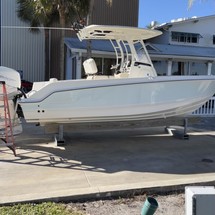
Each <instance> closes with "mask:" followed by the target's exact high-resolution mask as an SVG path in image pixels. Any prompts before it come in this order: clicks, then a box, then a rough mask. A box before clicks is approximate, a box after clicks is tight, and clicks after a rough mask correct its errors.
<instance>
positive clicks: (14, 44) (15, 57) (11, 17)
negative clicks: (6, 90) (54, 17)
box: [1, 0, 45, 81]
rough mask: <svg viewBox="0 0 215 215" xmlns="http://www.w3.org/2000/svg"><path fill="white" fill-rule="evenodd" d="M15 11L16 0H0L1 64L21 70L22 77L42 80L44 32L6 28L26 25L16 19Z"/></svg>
mask: <svg viewBox="0 0 215 215" xmlns="http://www.w3.org/2000/svg"><path fill="white" fill-rule="evenodd" d="M16 11H17V4H16V0H1V26H2V28H1V63H2V66H6V67H10V68H14V69H16V70H22V71H23V78H24V79H26V80H28V81H42V80H44V74H45V57H44V56H45V44H44V32H43V30H41V32H40V33H37V34H35V33H31V32H29V29H26V28H8V26H17V27H18V26H23V27H24V26H25V27H27V24H26V23H24V22H22V21H20V19H18V17H17V13H16ZM6 27H7V28H6Z"/></svg>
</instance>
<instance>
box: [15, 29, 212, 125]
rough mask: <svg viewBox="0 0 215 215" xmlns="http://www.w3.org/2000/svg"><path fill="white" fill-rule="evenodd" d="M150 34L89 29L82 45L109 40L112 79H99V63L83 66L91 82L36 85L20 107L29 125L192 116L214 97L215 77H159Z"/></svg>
mask: <svg viewBox="0 0 215 215" xmlns="http://www.w3.org/2000/svg"><path fill="white" fill-rule="evenodd" d="M160 34H161V32H159V31H155V30H149V29H139V28H133V27H120V26H100V25H91V26H88V27H85V28H83V29H81V30H80V31H79V32H78V37H79V39H80V40H85V39H89V40H92V39H97V40H101V39H102V40H110V42H111V44H112V46H113V48H114V50H115V53H116V65H115V66H113V67H112V71H113V74H112V75H110V76H107V75H98V72H99V71H98V69H97V66H96V63H95V61H94V60H93V59H92V58H91V59H88V60H86V61H85V62H84V63H83V66H84V69H85V72H86V75H87V78H86V79H80V80H62V81H58V80H57V79H50V80H49V81H47V82H35V83H34V84H33V88H32V90H31V91H30V92H29V93H27V94H26V97H22V98H20V99H19V101H18V103H19V104H20V105H21V108H22V110H23V114H24V118H25V120H26V121H27V122H34V123H39V124H40V125H47V124H52V123H59V124H63V123H80V122H83V123H84V122H108V121H129V120H132V121H133V120H145V119H161V118H167V117H174V116H183V115H185V114H187V113H190V112H192V111H194V110H196V109H197V108H199V107H200V106H201V105H203V104H204V103H205V102H206V101H207V100H208V99H210V98H211V97H212V96H213V94H214V92H215V77H214V76H207V75H205V76H157V73H156V71H155V69H154V66H153V64H152V62H151V59H150V57H149V54H148V52H147V50H146V47H145V44H144V40H146V39H149V38H152V37H155V36H158V35H160Z"/></svg>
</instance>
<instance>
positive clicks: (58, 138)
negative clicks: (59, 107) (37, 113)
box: [55, 125, 65, 146]
mask: <svg viewBox="0 0 215 215" xmlns="http://www.w3.org/2000/svg"><path fill="white" fill-rule="evenodd" d="M63 133H64V129H63V125H59V126H58V135H57V136H55V141H56V142H57V146H63V145H64V144H65V140H64V137H63Z"/></svg>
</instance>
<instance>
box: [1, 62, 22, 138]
mask: <svg viewBox="0 0 215 215" xmlns="http://www.w3.org/2000/svg"><path fill="white" fill-rule="evenodd" d="M3 84H5V91H4V89H3V88H4V86H3ZM20 88H21V79H20V74H19V73H18V72H17V71H16V70H14V69H11V68H7V67H3V66H0V138H1V139H4V138H5V135H6V134H5V131H6V129H8V128H6V126H7V125H8V126H9V125H10V124H11V126H12V131H13V135H18V134H20V133H22V125H21V121H20V118H19V116H18V114H17V108H18V103H17V99H18V95H20V94H21V92H20ZM4 99H6V100H7V101H6V100H5V101H6V102H8V110H7V108H6V107H5V101H4ZM6 111H7V113H6ZM6 116H7V118H6ZM8 117H9V118H8ZM8 120H10V122H9V121H8Z"/></svg>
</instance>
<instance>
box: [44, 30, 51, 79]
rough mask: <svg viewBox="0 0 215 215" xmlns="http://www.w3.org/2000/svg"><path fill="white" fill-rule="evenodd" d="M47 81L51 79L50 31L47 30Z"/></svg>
mask: <svg viewBox="0 0 215 215" xmlns="http://www.w3.org/2000/svg"><path fill="white" fill-rule="evenodd" d="M44 31H45V80H46V81H47V80H49V79H50V30H49V29H45V30H44Z"/></svg>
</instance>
